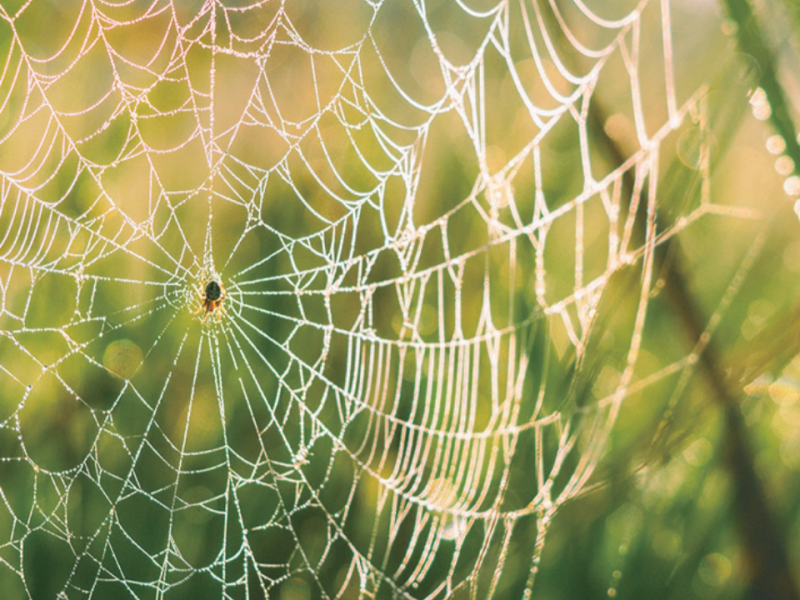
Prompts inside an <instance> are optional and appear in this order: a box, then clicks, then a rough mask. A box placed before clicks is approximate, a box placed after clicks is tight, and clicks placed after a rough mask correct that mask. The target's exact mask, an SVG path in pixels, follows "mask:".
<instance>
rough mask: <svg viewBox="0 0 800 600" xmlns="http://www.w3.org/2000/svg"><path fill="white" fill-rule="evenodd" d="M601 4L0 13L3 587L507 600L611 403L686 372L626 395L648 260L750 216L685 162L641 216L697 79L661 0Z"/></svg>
mask: <svg viewBox="0 0 800 600" xmlns="http://www.w3.org/2000/svg"><path fill="white" fill-rule="evenodd" d="M239 4H241V6H240V5H239ZM603 4H604V3H597V6H598V8H597V9H593V8H592V7H591V6H590V3H588V2H582V1H580V0H574V1H573V2H570V3H556V2H555V1H552V0H551V1H550V2H544V1H538V2H537V1H534V2H527V1H525V2H516V1H515V0H510V1H507V2H506V1H501V2H496V3H495V2H460V1H455V2H438V3H424V2H411V1H410V0H409V1H401V2H393V1H388V0H386V1H383V2H380V1H375V2H345V3H341V2H336V3H331V4H330V5H329V4H328V3H324V2H320V3H311V2H307V3H301V2H297V3H293V2H291V1H289V0H286V1H285V2H279V1H278V0H271V1H269V2H253V3H231V6H228V5H227V3H225V2H213V1H207V2H163V1H155V2H152V3H147V2H118V3H114V2H102V1H99V0H91V1H90V0H86V1H83V2H72V3H59V4H58V5H56V4H55V3H52V4H48V3H43V2H37V1H30V2H27V3H25V4H23V5H21V6H12V3H10V2H8V3H4V5H3V6H2V7H0V16H2V20H0V31H2V33H0V42H2V44H1V45H2V57H3V58H2V61H0V63H1V64H2V76H1V77H0V127H1V128H2V129H1V130H0V172H1V173H2V195H1V196H0V286H1V290H2V313H1V314H0V324H1V326H0V332H1V333H0V357H2V359H1V360H0V389H2V390H3V392H2V399H1V400H0V452H1V454H0V457H2V458H0V461H1V462H0V588H2V589H3V590H8V593H9V594H10V596H6V597H12V598H16V597H19V598H25V597H41V598H44V597H60V598H71V599H72V598H76V599H77V598H112V597H113V598H127V597H130V598H170V597H172V598H182V597H189V596H190V594H191V595H193V596H194V597H202V598H206V597H208V598H246V597H249V598H261V597H266V596H267V595H269V597H277V598H310V597H325V598H357V597H360V598H371V597H402V598H422V597H425V598H445V597H473V598H489V597H503V598H507V597H527V596H529V595H530V594H531V592H532V591H533V586H534V575H535V573H536V570H537V567H538V562H539V557H540V554H541V550H542V547H543V545H544V543H545V534H546V532H547V527H548V524H549V522H550V520H551V519H552V517H553V515H554V514H555V513H556V511H557V509H558V507H559V506H561V505H562V504H563V503H564V502H565V501H566V500H568V499H570V498H572V497H574V496H575V495H576V494H578V493H579V492H580V491H581V490H582V489H583V488H584V487H585V485H586V483H587V481H588V480H589V478H590V477H591V475H592V474H593V471H594V469H595V467H596V466H597V463H598V461H599V460H600V457H601V455H602V451H603V449H604V447H605V442H606V440H607V439H608V436H609V433H610V431H611V428H612V425H613V424H614V421H615V418H616V416H617V413H618V411H619V409H620V407H621V406H622V404H623V403H624V401H625V399H626V398H627V397H629V394H630V393H631V390H633V389H636V390H641V389H642V388H644V387H646V386H647V385H649V384H650V383H653V382H655V381H660V380H663V379H664V378H665V377H668V376H670V375H671V374H673V373H676V372H680V371H681V370H683V369H685V368H686V367H687V365H688V364H689V363H690V362H691V360H690V359H691V358H692V357H691V356H689V357H684V358H683V359H680V360H677V361H676V362H674V363H673V364H671V365H670V366H669V367H668V368H666V369H664V370H663V371H659V372H656V373H653V374H650V375H649V376H648V377H646V378H643V377H638V376H636V373H635V367H636V359H637V355H638V352H639V348H640V344H641V340H642V332H643V328H644V323H645V316H646V310H647V306H648V303H649V302H650V298H651V294H650V291H651V289H652V287H653V284H654V271H653V264H654V252H655V249H656V247H657V245H658V244H660V243H662V242H663V241H665V240H667V239H669V238H670V237H671V236H673V235H674V234H676V233H677V232H679V231H681V230H683V229H684V228H686V227H689V226H691V225H692V224H693V223H695V222H696V221H697V220H698V219H700V217H703V216H704V215H718V216H721V217H725V218H731V217H737V218H739V217H742V216H750V213H748V212H747V211H746V210H742V209H735V208H733V207H730V206H722V205H719V204H715V203H714V202H713V201H712V199H711V197H710V194H709V193H708V185H706V184H707V183H708V180H709V173H708V155H707V153H706V152H704V151H703V147H704V146H703V145H702V144H700V145H699V146H698V148H699V150H698V158H697V161H696V164H694V165H692V168H693V169H695V170H696V171H697V173H698V174H699V177H700V178H701V180H702V183H703V184H702V185H701V186H700V188H701V190H702V193H701V194H700V196H699V198H698V200H697V201H696V202H694V203H691V204H690V205H687V206H686V207H684V209H683V211H682V213H681V214H680V217H681V218H680V219H678V220H676V221H675V224H674V225H672V226H670V227H667V228H661V229H658V228H657V227H656V218H655V215H656V211H657V209H658V206H659V204H658V203H659V178H658V171H659V165H660V161H661V155H662V152H665V153H670V152H673V150H671V149H665V147H664V140H672V144H673V145H674V139H673V138H674V137H675V134H674V133H673V132H675V131H676V130H678V129H679V128H681V127H685V126H687V124H688V125H690V126H692V127H694V128H695V130H697V131H699V132H700V134H702V132H703V128H704V124H705V120H704V112H703V103H702V98H703V97H704V93H705V88H704V87H703V85H702V83H698V81H699V80H698V81H693V80H692V81H693V83H692V82H690V83H692V85H689V83H686V84H681V85H680V86H679V85H678V84H677V83H676V81H677V82H679V83H680V82H681V81H683V79H681V77H682V75H681V71H680V69H681V68H682V66H681V64H680V63H679V62H678V61H677V60H676V59H675V58H674V52H673V41H672V40H673V34H672V31H671V21H670V14H671V11H674V10H677V9H676V7H674V6H672V3H671V2H670V1H669V0H662V1H661V2H660V3H659V2H655V1H653V2H646V1H642V2H638V3H628V6H627V7H625V8H624V9H623V7H622V6H621V5H622V4H625V3H614V4H616V5H618V6H616V7H615V8H614V14H613V15H608V14H607V13H608V12H609V9H608V8H607V7H605V6H603ZM601 8H602V10H601ZM604 15H605V16H604ZM645 40H646V43H645ZM684 59H685V60H686V59H687V57H684ZM686 79H687V80H690V79H691V78H690V77H687V78H686ZM681 86H682V87H681ZM679 88H680V90H681V92H680V93H679V91H678V90H679ZM689 88H691V89H689ZM600 106H605V107H606V108H607V115H606V116H607V117H610V118H608V119H606V120H605V132H606V133H603V132H601V131H599V130H598V129H596V128H595V126H594V125H593V115H594V114H595V113H593V112H592V111H596V110H597V109H598V107H600ZM612 114H613V116H611V115H612ZM601 135H606V136H610V137H611V138H613V139H615V140H617V141H618V142H619V145H620V147H623V148H625V149H627V155H626V156H624V157H623V160H622V162H621V163H616V164H613V162H612V161H610V160H609V158H608V155H607V153H605V152H604V151H603V147H602V145H600V144H599V142H598V138H599V137H600V136H601ZM700 137H702V135H701V136H700ZM626 182H627V183H626ZM630 182H632V184H631V183H630ZM707 218H708V217H707ZM640 219H641V223H640ZM626 268H627V269H633V270H635V271H636V276H635V277H634V279H635V284H634V289H635V291H634V293H633V295H632V296H631V297H629V298H628V302H630V305H629V307H628V308H630V314H631V315H634V317H633V318H631V319H630V321H629V322H626V323H625V324H624V325H620V326H619V331H616V334H617V336H618V339H623V340H624V343H623V346H624V348H623V351H622V352H619V353H618V354H619V355H618V356H615V357H614V360H613V361H612V360H609V364H613V368H611V367H608V368H604V369H603V371H602V377H601V378H600V379H602V382H601V383H602V385H597V384H596V385H594V386H593V387H591V389H590V390H584V392H585V393H582V392H581V390H580V389H579V388H581V386H580V385H577V384H576V383H575V382H576V380H577V379H578V378H579V375H580V373H581V368H580V367H581V365H585V364H587V363H588V362H591V361H592V360H593V357H592V355H591V352H590V351H588V350H587V348H590V346H589V345H588V344H589V340H590V333H591V332H592V330H593V328H594V327H595V326H597V324H598V323H600V322H601V321H602V320H603V318H604V315H603V309H602V303H601V298H603V296H604V292H605V291H606V288H607V287H608V286H609V285H610V282H612V281H613V277H614V274H615V273H617V272H621V271H622V270H624V269H626ZM211 280H214V281H218V282H219V283H221V285H222V286H223V287H224V290H225V297H224V299H223V301H222V306H221V307H220V308H219V309H218V310H215V311H213V312H207V311H208V309H204V308H203V307H202V304H203V298H202V296H203V290H204V287H205V285H206V284H207V283H208V282H209V281H211ZM606 310H609V309H606ZM206 313H207V314H206ZM201 317H202V320H201ZM604 326H608V327H610V325H608V324H607V323H606V325H604ZM570 364H573V365H575V364H577V365H578V369H577V370H576V371H570V367H569V365H570ZM575 372H577V373H578V375H570V374H571V373H575ZM571 377H572V379H570V378H571ZM4 593H6V592H4Z"/></svg>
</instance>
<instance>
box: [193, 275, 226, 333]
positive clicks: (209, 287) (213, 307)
mask: <svg viewBox="0 0 800 600" xmlns="http://www.w3.org/2000/svg"><path fill="white" fill-rule="evenodd" d="M200 296H201V297H202V298H203V304H202V305H201V306H200V308H198V309H197V310H196V311H195V313H194V314H199V313H201V312H203V311H205V313H204V314H203V317H202V318H201V319H200V322H205V320H206V317H208V315H210V314H211V313H213V312H214V311H218V312H217V323H219V321H220V319H221V318H222V315H226V314H228V313H227V312H225V307H224V306H222V301H223V300H225V297H226V294H225V287H224V286H223V285H222V284H221V283H220V282H218V281H217V280H215V279H209V280H208V283H206V287H205V292H203V293H201V294H200Z"/></svg>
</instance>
